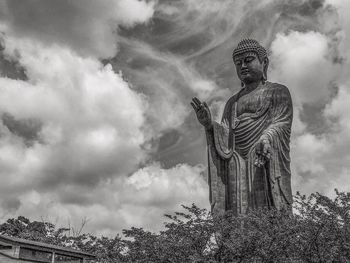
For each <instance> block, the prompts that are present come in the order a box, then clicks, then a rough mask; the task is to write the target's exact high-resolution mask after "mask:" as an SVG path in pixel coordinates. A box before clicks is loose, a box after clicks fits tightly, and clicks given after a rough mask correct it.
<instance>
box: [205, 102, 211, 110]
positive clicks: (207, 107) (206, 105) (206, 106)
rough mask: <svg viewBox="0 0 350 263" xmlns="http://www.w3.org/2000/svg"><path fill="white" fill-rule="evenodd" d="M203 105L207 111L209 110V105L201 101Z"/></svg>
mask: <svg viewBox="0 0 350 263" xmlns="http://www.w3.org/2000/svg"><path fill="white" fill-rule="evenodd" d="M203 106H204V107H205V108H206V109H207V110H208V111H210V109H209V106H208V104H207V103H206V102H205V101H204V102H203Z"/></svg>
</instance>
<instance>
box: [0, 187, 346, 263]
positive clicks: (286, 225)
mask: <svg viewBox="0 0 350 263" xmlns="http://www.w3.org/2000/svg"><path fill="white" fill-rule="evenodd" d="M183 208H184V210H185V212H176V213H175V214H174V215H165V216H166V218H167V221H166V222H165V223H164V226H165V227H164V230H163V231H161V232H159V233H153V232H150V231H146V230H144V229H142V228H131V229H127V230H124V231H123V235H124V236H123V237H121V236H119V235H117V236H116V237H114V238H108V237H95V236H93V235H91V234H79V235H73V236H72V235H69V234H68V233H69V229H68V228H59V229H56V228H55V226H54V225H53V224H51V223H47V222H37V221H34V222H31V221H30V220H29V219H27V218H24V217H18V218H17V219H9V220H7V222H5V223H4V224H2V225H0V232H1V233H5V234H8V235H11V236H16V237H21V238H27V239H32V240H37V241H42V242H47V243H52V244H56V245H62V246H69V247H73V248H76V249H81V250H85V251H87V252H90V253H93V254H95V255H96V256H97V262H100V263H112V262H145V263H146V262H169V263H171V262H174V263H175V262H197V263H199V262H212V263H213V262H300V263H302V262H315V263H316V262H345V263H346V262H350V212H349V211H350V193H345V192H338V191H337V190H336V197H335V199H331V198H328V197H326V196H324V195H321V194H319V193H315V194H312V195H311V196H309V197H306V196H303V195H300V194H299V193H298V194H297V195H296V196H295V197H294V213H293V214H292V213H291V212H290V211H277V210H267V209H265V210H264V209H261V210H256V211H251V212H250V213H248V214H246V215H240V216H233V215H231V214H230V213H226V214H224V215H218V216H216V217H214V218H213V217H212V215H211V214H210V213H209V212H208V211H206V210H205V209H200V208H198V207H197V206H195V205H192V206H190V207H187V206H183Z"/></svg>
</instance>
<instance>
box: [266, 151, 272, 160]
mask: <svg viewBox="0 0 350 263" xmlns="http://www.w3.org/2000/svg"><path fill="white" fill-rule="evenodd" d="M265 157H266V159H267V160H270V159H271V153H270V152H268V153H267V154H266V156H265Z"/></svg>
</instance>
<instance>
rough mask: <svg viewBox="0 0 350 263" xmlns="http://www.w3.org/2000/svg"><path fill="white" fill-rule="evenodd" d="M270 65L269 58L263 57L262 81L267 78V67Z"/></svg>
mask: <svg viewBox="0 0 350 263" xmlns="http://www.w3.org/2000/svg"><path fill="white" fill-rule="evenodd" d="M268 67H269V58H268V57H265V58H264V59H263V77H262V78H263V79H262V81H263V82H265V81H266V80H267V68H268Z"/></svg>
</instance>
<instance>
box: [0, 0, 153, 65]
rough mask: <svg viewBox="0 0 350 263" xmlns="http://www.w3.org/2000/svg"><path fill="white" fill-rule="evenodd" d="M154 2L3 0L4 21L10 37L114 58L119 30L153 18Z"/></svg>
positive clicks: (2, 13)
mask: <svg viewBox="0 0 350 263" xmlns="http://www.w3.org/2000/svg"><path fill="white" fill-rule="evenodd" d="M153 6H154V3H153V2H146V1H139V0H117V1H114V0H101V1H94V0H87V1H86V0H77V1H70V0H60V1H56V0H51V1H46V0H40V1H26V2H23V1H20V0H1V7H2V10H1V13H0V20H1V21H2V22H3V23H4V24H5V25H6V26H7V28H8V32H7V33H8V34H9V33H11V34H13V35H14V36H16V37H19V38H26V37H29V38H36V39H40V40H41V41H43V42H46V43H48V44H57V43H59V44H61V45H65V46H68V47H70V48H72V49H74V50H75V51H77V52H79V53H80V54H84V55H92V56H98V57H102V58H106V57H112V56H114V55H115V53H116V50H117V42H116V41H117V31H118V26H120V25H122V26H127V27H130V26H133V25H135V24H136V23H143V22H146V21H148V20H149V19H150V18H151V17H152V16H153V12H154V9H153Z"/></svg>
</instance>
